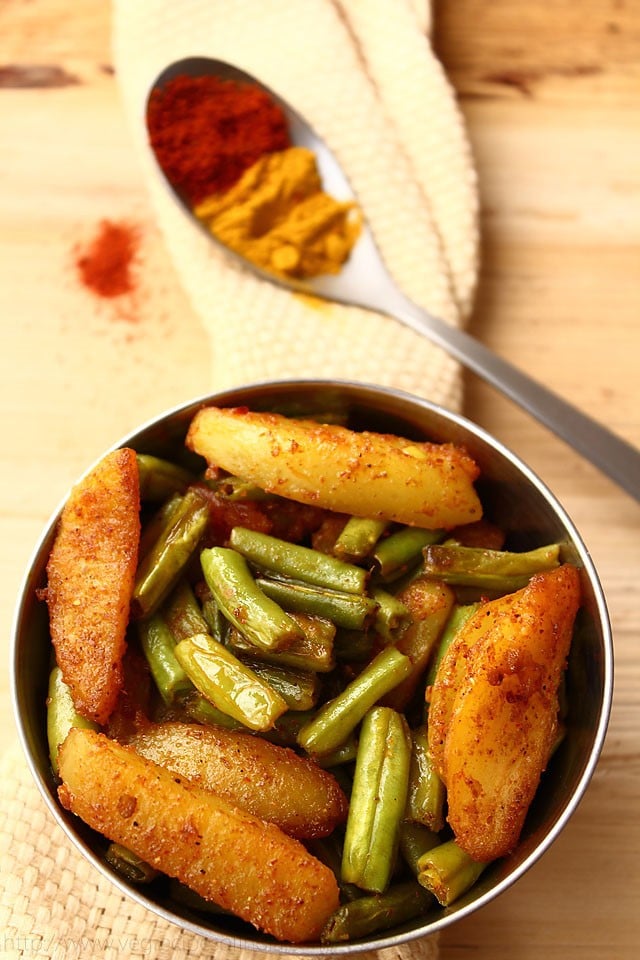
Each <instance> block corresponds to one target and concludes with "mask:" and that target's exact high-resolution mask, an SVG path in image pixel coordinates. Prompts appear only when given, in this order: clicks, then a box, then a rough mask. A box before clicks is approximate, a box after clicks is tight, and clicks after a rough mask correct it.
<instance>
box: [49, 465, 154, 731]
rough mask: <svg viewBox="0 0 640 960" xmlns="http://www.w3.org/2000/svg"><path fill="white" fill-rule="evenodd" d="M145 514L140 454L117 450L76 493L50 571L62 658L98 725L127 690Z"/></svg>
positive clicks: (78, 702)
mask: <svg viewBox="0 0 640 960" xmlns="http://www.w3.org/2000/svg"><path fill="white" fill-rule="evenodd" d="M139 513H140V490H139V478H138V465H137V461H136V453H135V450H130V449H128V448H123V449H120V450H115V451H113V452H112V453H109V454H107V455H106V456H105V457H103V459H102V460H101V461H100V462H99V463H98V464H97V466H96V467H94V468H93V470H92V471H91V472H90V473H88V474H87V475H86V476H85V477H84V478H83V479H82V480H81V481H80V482H79V483H78V484H77V485H76V486H75V487H74V488H73V490H72V491H71V493H70V495H69V499H68V500H67V502H66V504H65V506H64V508H63V510H62V515H61V517H60V521H59V525H58V530H57V534H56V538H55V541H54V544H53V548H52V550H51V555H50V557H49V561H48V564H47V577H48V583H47V587H46V590H45V591H44V597H45V599H46V601H47V604H48V607H49V619H50V624H51V638H52V640H53V645H54V647H55V650H56V659H57V662H58V665H59V666H60V669H61V670H62V675H63V677H64V680H65V683H66V684H67V685H68V686H69V688H70V690H71V695H72V697H73V701H74V704H75V707H76V710H77V711H78V713H80V714H82V716H84V717H86V718H87V719H89V720H94V721H95V722H96V723H99V724H104V723H105V722H106V721H107V720H108V718H109V715H110V713H111V711H112V710H113V707H114V705H115V702H116V700H117V698H118V694H119V692H120V690H121V688H122V682H123V677H122V656H123V654H124V651H125V646H126V643H125V633H126V629H127V623H128V619H129V601H130V597H131V591H132V589H133V582H134V577H135V572H136V565H137V562H138V546H139V541H140V516H139Z"/></svg>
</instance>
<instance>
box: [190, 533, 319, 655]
mask: <svg viewBox="0 0 640 960" xmlns="http://www.w3.org/2000/svg"><path fill="white" fill-rule="evenodd" d="M200 563H201V565H202V572H203V573H204V578H205V580H206V582H207V586H208V587H209V589H210V590H211V593H212V594H213V596H214V597H215V599H216V603H217V604H218V606H219V607H220V609H221V610H222V612H223V614H224V615H225V617H226V618H227V620H229V621H230V622H231V623H232V624H233V625H234V626H235V627H236V628H237V629H238V630H239V631H240V632H241V633H242V634H244V636H245V637H246V638H247V640H249V641H250V642H251V643H253V644H255V646H257V647H265V648H266V649H267V650H277V649H278V648H280V647H288V646H289V645H290V644H291V643H292V642H293V641H294V640H296V639H298V640H299V639H300V638H301V637H302V635H303V634H302V630H301V629H300V627H299V626H298V624H297V623H296V622H295V620H292V619H291V617H290V616H289V615H288V614H286V613H285V612H284V610H282V608H281V607H279V606H278V604H277V603H275V601H273V600H271V599H269V597H267V596H266V595H265V594H264V593H263V592H262V590H261V589H260V588H259V586H258V585H257V584H256V581H255V580H254V579H253V577H252V576H251V572H250V570H249V566H248V564H247V561H246V560H245V558H244V557H243V556H241V555H240V554H239V553H236V551H235V550H230V549H229V548H227V547H209V548H207V549H205V550H203V551H202V553H201V554H200Z"/></svg>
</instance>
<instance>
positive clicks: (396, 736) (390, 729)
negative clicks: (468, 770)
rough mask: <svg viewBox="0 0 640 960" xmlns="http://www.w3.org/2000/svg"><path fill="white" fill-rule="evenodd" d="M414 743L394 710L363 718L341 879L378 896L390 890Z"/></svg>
mask: <svg viewBox="0 0 640 960" xmlns="http://www.w3.org/2000/svg"><path fill="white" fill-rule="evenodd" d="M410 759H411V741H410V734H409V728H408V726H407V721H406V720H405V718H404V717H403V716H402V714H400V713H397V711H395V710H392V709H391V708H390V707H374V708H373V709H372V710H370V711H369V712H368V713H367V714H366V715H365V717H364V719H363V721H362V727H361V730H360V742H359V744H358V756H357V759H356V769H355V774H354V778H353V790H352V792H351V801H350V803H349V815H348V818H347V826H346V831H345V838H344V852H343V856H342V879H343V880H344V881H346V882H347V883H355V884H356V886H358V887H362V889H363V890H368V891H371V892H374V893H382V892H383V891H384V890H386V888H387V886H388V884H389V880H390V878H391V871H392V869H393V865H394V860H395V854H396V850H397V848H398V840H399V829H400V821H401V819H402V815H403V813H404V809H405V804H406V801H407V789H408V783H409V764H410Z"/></svg>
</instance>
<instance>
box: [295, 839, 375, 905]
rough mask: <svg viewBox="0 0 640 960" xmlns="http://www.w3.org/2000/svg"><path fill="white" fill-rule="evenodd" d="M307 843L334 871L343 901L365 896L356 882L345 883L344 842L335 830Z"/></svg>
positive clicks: (314, 853) (315, 854)
mask: <svg viewBox="0 0 640 960" xmlns="http://www.w3.org/2000/svg"><path fill="white" fill-rule="evenodd" d="M307 845H308V847H309V850H310V851H311V853H312V854H313V855H314V857H317V858H318V860H321V861H322V863H324V864H325V866H327V867H329V869H330V870H331V871H332V872H333V875H334V876H335V878H336V882H337V884H338V886H339V888H340V900H341V902H344V901H347V902H349V901H351V900H358V899H359V898H360V897H362V896H364V893H363V891H362V890H361V889H360V887H356V885H355V883H344V881H343V880H342V844H341V842H340V840H339V839H338V837H337V835H336V832H335V831H334V832H333V833H331V834H329V836H328V837H317V838H314V839H313V840H310V841H308V842H307Z"/></svg>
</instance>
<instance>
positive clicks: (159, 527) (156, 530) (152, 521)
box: [138, 493, 182, 562]
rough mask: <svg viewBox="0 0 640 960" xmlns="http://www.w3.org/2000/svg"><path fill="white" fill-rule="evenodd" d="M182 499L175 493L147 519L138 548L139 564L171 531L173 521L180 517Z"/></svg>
mask: <svg viewBox="0 0 640 960" xmlns="http://www.w3.org/2000/svg"><path fill="white" fill-rule="evenodd" d="M181 503H182V497H181V495H180V494H179V493H175V494H174V495H173V496H172V497H169V499H168V500H166V501H165V502H164V503H163V504H161V505H160V506H159V507H158V509H157V510H156V511H155V513H154V514H153V515H152V516H151V517H149V518H147V519H145V521H144V523H143V525H142V530H141V532H140V545H139V548H138V558H139V562H140V561H141V560H142V558H143V557H146V556H147V554H148V553H149V551H150V550H151V548H152V547H153V545H154V544H155V543H157V542H158V541H159V540H160V538H161V536H163V534H164V533H165V532H166V531H167V530H169V529H170V527H171V524H172V522H173V519H175V517H176V516H177V515H178V510H179V509H180V504H181Z"/></svg>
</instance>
